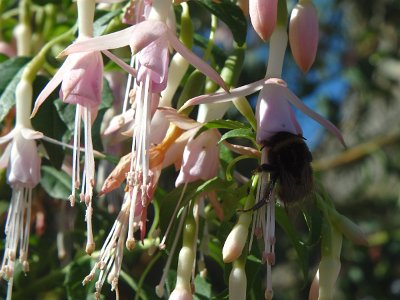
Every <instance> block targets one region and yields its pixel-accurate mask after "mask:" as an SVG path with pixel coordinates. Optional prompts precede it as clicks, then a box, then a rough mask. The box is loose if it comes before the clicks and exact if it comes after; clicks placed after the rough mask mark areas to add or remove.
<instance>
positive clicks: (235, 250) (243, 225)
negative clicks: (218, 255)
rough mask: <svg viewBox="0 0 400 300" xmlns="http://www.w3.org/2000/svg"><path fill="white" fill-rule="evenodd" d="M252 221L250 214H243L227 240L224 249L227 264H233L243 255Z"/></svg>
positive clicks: (223, 256)
mask: <svg viewBox="0 0 400 300" xmlns="http://www.w3.org/2000/svg"><path fill="white" fill-rule="evenodd" d="M250 221H251V215H250V214H242V215H241V216H240V217H239V220H238V223H237V224H236V225H235V226H234V227H233V229H232V231H231V232H230V233H229V235H228V237H227V238H226V241H225V244H224V247H223V248H222V258H223V260H224V262H225V263H230V262H233V261H234V260H236V259H237V258H238V257H239V256H240V255H241V254H242V251H243V248H244V245H245V244H246V241H247V235H248V227H249V224H250Z"/></svg>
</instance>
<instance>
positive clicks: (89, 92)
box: [32, 51, 103, 254]
mask: <svg viewBox="0 0 400 300" xmlns="http://www.w3.org/2000/svg"><path fill="white" fill-rule="evenodd" d="M60 83H61V90H60V98H61V99H62V100H63V101H64V102H66V103H70V104H75V105H76V113H75V126H74V128H75V130H74V151H73V161H72V191H71V196H70V197H69V200H70V201H71V206H73V205H74V204H75V190H76V189H78V188H79V186H80V185H81V175H80V148H81V146H80V145H81V121H83V127H84V139H85V145H84V148H85V160H84V167H83V174H82V186H81V193H80V200H81V202H85V203H86V206H87V210H86V222H87V230H88V237H87V238H88V240H87V244H86V252H87V253H89V254H90V253H92V252H93V250H94V247H95V246H94V242H93V233H92V222H91V218H92V213H93V208H92V197H93V188H94V185H95V163H94V152H93V144H92V129H91V128H92V124H93V122H94V119H95V118H96V115H97V110H98V106H99V105H100V102H101V91H102V89H103V59H102V57H101V54H100V52H95V51H94V52H84V53H76V54H71V55H69V56H68V57H67V59H66V60H65V62H64V64H63V65H62V66H61V68H60V69H59V70H58V71H57V73H56V74H55V75H54V77H53V78H52V79H51V80H50V82H49V83H48V84H47V85H46V87H45V88H44V89H43V90H42V92H41V93H40V94H39V96H38V98H37V99H36V102H35V107H34V109H33V112H32V116H34V115H35V114H36V112H37V110H38V109H39V107H40V105H42V103H43V102H44V101H45V100H46V99H47V97H48V96H49V95H50V94H51V92H52V91H53V90H54V89H55V88H56V87H57V86H58V85H59V84H60Z"/></svg>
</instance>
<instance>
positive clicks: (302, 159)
mask: <svg viewBox="0 0 400 300" xmlns="http://www.w3.org/2000/svg"><path fill="white" fill-rule="evenodd" d="M264 147H265V148H266V151H267V163H264V164H262V165H260V166H259V168H258V171H259V172H267V173H269V174H270V180H269V183H268V185H267V187H266V188H267V191H266V193H265V194H264V195H265V199H263V200H261V201H259V202H258V203H257V204H256V205H255V206H254V207H253V208H251V209H249V210H248V211H250V210H256V209H258V208H260V207H262V206H263V205H264V204H266V203H267V202H268V201H269V198H270V197H271V195H272V192H273V189H274V188H275V189H276V193H277V195H278V197H279V199H280V200H281V201H282V202H283V204H284V205H285V206H286V205H288V204H291V203H295V202H298V201H300V200H302V199H304V198H306V197H307V196H308V195H309V194H311V192H312V190H313V172H312V168H311V161H312V154H311V152H310V150H309V149H308V147H307V144H306V143H305V139H304V138H303V136H302V135H295V134H292V133H289V132H284V131H281V132H278V133H276V134H275V135H273V136H272V137H271V138H270V139H269V140H268V141H265V142H264Z"/></svg>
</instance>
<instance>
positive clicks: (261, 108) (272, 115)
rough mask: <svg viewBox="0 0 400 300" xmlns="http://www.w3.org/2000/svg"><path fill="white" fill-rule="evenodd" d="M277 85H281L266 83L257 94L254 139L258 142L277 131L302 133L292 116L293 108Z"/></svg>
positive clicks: (265, 139) (261, 142)
mask: <svg viewBox="0 0 400 300" xmlns="http://www.w3.org/2000/svg"><path fill="white" fill-rule="evenodd" d="M282 82H283V81H282ZM283 83H284V82H283ZM278 86H281V85H278V84H273V83H271V84H267V85H265V86H264V88H263V89H262V90H261V92H260V94H259V96H258V100H257V107H256V119H257V137H256V139H257V142H258V143H259V144H264V143H265V141H268V140H269V139H270V138H271V137H272V136H274V135H275V134H276V133H277V132H282V131H284V132H290V133H292V134H294V135H299V134H302V131H301V129H300V126H299V125H298V123H297V121H296V120H295V118H294V113H293V110H292V108H291V106H290V104H289V102H288V101H287V99H286V97H285V95H284V94H283V93H282V92H281V89H280V88H278ZM285 86H286V84H285ZM293 121H295V122H293ZM299 129H300V130H299Z"/></svg>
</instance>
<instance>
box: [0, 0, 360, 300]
mask: <svg viewBox="0 0 400 300" xmlns="http://www.w3.org/2000/svg"><path fill="white" fill-rule="evenodd" d="M97 2H103V3H96V1H95V0H77V1H76V3H73V4H71V5H72V6H71V7H73V8H71V10H76V11H77V14H76V15H77V24H78V26H77V28H78V35H77V37H76V39H75V40H73V39H74V38H73V33H74V31H75V28H72V29H70V31H68V32H67V33H65V34H63V35H61V36H57V37H54V36H52V37H51V38H49V36H45V35H44V34H43V36H41V37H42V38H43V39H44V40H47V44H45V45H44V46H43V47H42V50H41V51H40V52H39V53H38V54H37V55H35V56H34V58H33V59H32V60H31V61H30V63H28V65H27V66H26V67H25V69H24V72H23V74H22V77H21V78H18V80H19V83H18V85H17V88H16V93H15V99H16V110H15V114H16V117H15V118H16V122H15V128H14V129H12V130H11V131H10V132H9V133H8V134H6V135H5V136H3V137H1V138H0V143H1V144H3V143H6V142H9V144H8V146H7V147H6V148H5V149H4V153H3V155H2V156H1V159H0V167H1V168H6V169H7V182H8V184H9V185H10V186H11V188H12V196H11V202H10V207H9V210H8V213H7V219H6V223H5V233H6V240H5V246H4V255H3V263H2V266H1V270H0V274H1V276H2V277H3V278H5V279H6V280H8V282H9V284H8V290H7V294H8V296H7V297H8V299H11V296H12V286H13V276H14V270H15V262H16V257H17V252H18V251H19V260H20V262H21V264H22V269H23V271H24V272H27V271H28V270H29V264H28V259H29V258H28V245H29V236H30V232H31V204H32V199H33V198H34V197H33V195H34V194H35V191H34V190H33V189H34V188H36V186H38V183H39V182H40V180H41V179H40V169H41V160H43V164H44V165H43V170H44V171H45V173H46V174H45V176H44V179H43V180H42V181H43V182H42V184H41V186H42V188H37V190H38V194H40V195H42V194H44V192H43V190H42V189H44V191H46V192H47V193H48V194H49V195H50V196H51V197H54V198H62V197H64V198H65V199H64V200H66V199H68V200H69V202H70V206H72V207H73V206H75V207H76V206H79V205H75V204H76V200H77V199H78V200H80V202H82V203H84V206H85V209H86V213H85V222H86V229H87V230H86V246H85V247H84V248H85V252H86V254H88V255H91V258H87V257H86V259H87V260H88V261H91V262H92V265H91V270H86V271H87V275H86V277H85V276H84V277H83V278H80V279H79V280H80V281H81V282H82V283H83V285H89V286H90V287H91V285H90V283H91V282H92V281H94V282H95V283H94V289H95V291H94V293H95V297H96V299H101V298H102V297H103V296H102V293H104V291H103V290H102V288H103V285H104V283H105V281H107V282H108V283H109V284H110V285H111V290H112V291H115V294H116V298H117V299H124V298H125V293H126V291H125V283H126V282H128V285H131V286H134V289H135V291H136V298H135V299H138V298H139V297H140V295H141V293H144V290H145V289H144V287H143V284H144V283H143V282H144V281H145V277H146V275H147V273H148V272H150V271H151V272H153V274H154V275H153V276H155V277H154V278H153V279H155V280H151V282H152V283H151V284H152V287H153V288H154V290H155V291H154V293H155V294H156V295H157V296H158V297H160V298H169V299H193V298H194V294H195V293H196V292H197V291H196V289H197V286H198V285H199V280H200V281H201V280H203V281H205V280H207V278H212V277H213V276H214V274H209V273H208V272H207V271H208V258H210V257H213V258H214V259H216V260H217V262H218V263H220V265H221V266H222V265H223V264H226V265H227V266H228V264H232V266H231V267H230V266H229V272H230V275H229V279H228V278H226V279H227V280H226V285H227V287H228V289H226V291H225V292H224V295H223V297H227V296H229V299H248V294H247V288H248V286H249V285H248V283H247V277H246V261H247V259H248V257H249V255H251V254H252V252H253V251H254V250H253V248H254V247H256V246H255V245H253V236H255V237H256V238H257V239H262V240H263V242H264V246H263V247H262V249H261V253H262V254H261V257H259V259H260V262H261V264H264V265H265V266H266V269H265V272H263V273H262V274H263V275H260V278H261V277H265V279H266V280H265V284H263V285H264V286H265V291H264V292H263V294H264V297H265V299H272V297H273V288H272V266H273V265H274V264H275V261H276V257H275V256H276V255H277V254H276V252H275V243H276V240H277V239H279V238H280V237H277V236H275V219H276V217H277V216H276V211H277V210H281V209H282V207H284V208H285V209H290V208H291V206H292V205H293V204H295V203H298V202H299V201H301V200H303V199H305V200H306V201H307V199H308V200H310V199H311V200H310V201H312V202H315V205H316V206H317V207H318V209H319V210H320V211H321V212H322V215H323V218H324V225H323V226H324V230H322V231H321V232H322V233H321V247H322V252H321V253H322V256H321V262H320V265H319V272H318V274H317V275H318V276H317V277H316V279H315V281H314V283H313V289H314V290H315V289H317V290H319V292H318V293H319V295H320V298H319V299H333V297H334V296H333V295H334V294H333V289H334V282H335V280H336V278H337V276H338V272H339V269H340V249H341V238H342V235H345V236H347V237H350V239H352V240H353V241H355V242H356V243H358V244H364V243H365V238H364V236H363V234H362V233H361V231H360V230H359V229H358V227H357V226H356V225H355V224H354V223H352V222H351V221H350V220H349V219H347V218H346V217H344V216H342V215H341V214H339V213H338V212H337V211H336V210H335V209H334V207H333V205H332V203H331V202H330V200H327V199H325V198H324V197H322V196H321V194H320V192H319V191H318V190H317V189H315V188H314V180H313V173H312V168H311V162H312V154H311V151H310V150H309V148H308V146H307V144H306V141H305V140H306V138H307V137H305V136H303V130H302V128H301V125H300V123H299V122H298V121H297V119H296V116H295V109H294V108H296V109H297V110H299V111H301V112H302V113H304V114H306V115H307V116H309V117H310V118H311V119H314V120H315V121H317V122H318V123H319V124H321V125H322V126H323V127H325V128H326V129H327V130H328V131H329V132H330V133H332V134H333V135H334V136H335V137H336V138H337V139H338V140H339V141H340V143H341V144H342V145H343V146H345V143H344V139H343V137H342V135H341V133H340V131H339V129H337V128H336V126H335V125H333V124H332V123H331V122H330V121H328V120H327V119H325V118H324V117H322V116H321V115H319V114H318V113H316V112H314V111H313V110H311V109H310V108H309V107H308V106H306V105H305V104H304V103H303V102H302V100H300V99H299V98H298V97H297V96H296V95H295V94H294V93H293V92H292V91H291V90H290V87H289V86H288V84H287V83H286V82H285V81H284V80H283V79H282V69H283V62H284V58H285V53H286V48H287V44H288V41H289V43H290V48H291V51H292V55H293V57H294V61H295V62H296V64H297V65H298V67H299V68H300V69H301V70H302V71H303V72H304V73H307V72H308V71H309V70H310V68H311V66H312V64H313V62H314V60H315V58H316V53H317V47H318V19H317V12H316V8H315V7H314V5H313V3H312V1H311V0H300V1H299V2H298V3H297V5H296V6H295V7H294V8H293V10H292V13H291V16H290V18H288V16H287V7H286V1H282V0H279V1H278V0H249V1H248V3H245V2H246V1H237V2H238V3H237V5H236V4H235V3H234V2H235V1H233V2H232V1H216V2H215V3H214V2H212V1H211V2H212V3H211V2H209V1H198V2H199V3H197V4H196V5H200V6H201V7H204V8H205V9H207V10H209V11H211V12H212V15H211V27H210V32H209V36H208V39H207V38H205V36H206V34H204V33H203V36H202V37H199V36H198V35H196V34H194V29H193V24H192V22H191V21H192V19H191V18H192V17H191V15H190V13H191V12H192V13H193V9H196V8H198V6H192V5H191V4H192V3H190V2H189V3H186V2H185V1H183V2H182V3H179V4H178V3H177V2H181V1H175V2H174V3H173V2H172V1H171V0H151V1H150V0H136V1H134V0H130V1H97ZM196 2H197V1H196ZM50 6H51V5H50V4H49V7H50ZM247 6H248V7H247ZM246 7H247V9H246ZM34 8H35V6H33V5H32V3H30V1H28V0H24V1H21V3H20V4H19V18H20V25H21V26H20V27H21V28H22V29H27V28H28V29H30V27H29V24H30V22H31V18H30V17H29V16H30V14H31V13H32V12H31V9H34ZM53 8H54V7H53ZM97 10H102V12H103V13H102V16H100V17H99V16H97V14H96V11H97ZM207 10H205V11H207ZM43 11H44V12H43V13H49V16H48V18H47V19H44V20H42V21H43V22H42V23H43V24H47V23H46V22H50V20H52V18H53V17H55V15H51V14H57V12H55V11H54V10H51V9H50V8H47V10H46V11H45V10H43ZM227 11H229V12H230V13H227ZM247 13H248V14H249V18H248V20H249V25H250V26H251V27H252V28H253V29H254V31H255V32H256V33H257V34H258V36H259V37H260V39H261V40H262V42H265V43H268V45H269V56H268V63H267V69H266V74H265V76H264V77H263V78H260V79H259V80H258V81H256V82H253V83H250V84H247V85H243V86H239V87H235V86H237V85H238V83H239V75H240V70H241V69H242V66H243V61H244V56H245V54H246V49H245V46H244V43H245V32H246V28H247V23H246V16H245V14H247ZM230 14H233V16H232V15H230ZM38 15H39V14H38V13H37V12H36V16H37V18H39V16H38ZM67 15H68V14H67ZM95 16H96V21H95ZM107 18H108V19H107ZM218 18H220V19H221V20H222V21H224V22H226V23H227V24H228V25H229V26H231V27H235V26H237V28H236V27H235V28H231V31H232V33H233V39H234V40H235V45H232V49H231V51H230V53H229V55H226V57H225V55H222V56H223V59H220V60H221V61H222V63H219V62H218V63H216V58H217V57H218V50H216V49H217V48H216V46H215V43H217V42H218V41H217V40H216V34H215V33H216V30H217V27H219V26H220V24H219V23H218ZM53 19H54V18H53ZM288 19H289V23H287V22H288ZM105 20H107V21H105ZM177 20H178V21H179V24H176V23H177ZM235 22H236V23H235ZM42 23H40V24H42ZM105 25H107V26H105ZM287 25H289V26H287ZM43 26H44V27H45V25H43ZM47 26H50V25H47ZM44 27H43V30H44ZM221 27H222V26H221ZM287 27H288V28H289V31H288V32H287V29H286V28H287ZM46 28H47V27H46ZM121 28H122V29H121ZM47 30H49V29H47ZM19 31H21V30H19ZM50 31H51V30H50ZM43 32H45V31H43ZM0 33H1V32H0ZM31 35H32V33H31V32H30V31H29V30H28V31H27V30H23V32H22V33H21V34H20V36H17V37H16V40H17V49H18V51H17V55H18V56H23V55H30V54H31V51H30V46H31V45H30V44H29V42H28V41H29V39H30V36H31ZM50 36H51V35H50ZM0 38H1V34H0ZM60 43H70V44H69V45H67V46H66V48H65V49H64V50H63V51H62V52H61V53H60V55H59V56H58V58H59V59H62V58H64V57H65V60H64V62H63V63H62V65H61V67H59V68H58V70H57V71H54V68H53V67H52V66H50V65H49V64H48V63H46V58H48V57H49V51H50V50H51V49H53V48H54V46H55V45H57V44H60ZM194 44H195V45H196V47H194ZM0 45H1V46H2V47H3V48H4V49H3V50H2V52H3V53H6V54H7V55H8V56H12V55H13V52H12V51H11V50H10V49H11V48H10V47H11V46H10V45H8V44H7V45H6V43H4V42H2V43H1V44H0ZM5 46H7V47H5ZM127 46H128V47H129V48H127ZM35 47H36V46H35ZM19 49H22V50H23V51H22V50H19ZM199 49H200V50H199ZM193 51H194V52H193ZM173 52H174V53H173ZM201 56H202V58H201ZM45 73H48V74H49V75H52V76H50V77H51V78H50V80H49V82H48V83H47V85H46V86H45V87H44V88H41V89H40V90H37V91H36V90H35V93H34V92H33V89H34V88H36V85H35V84H34V83H35V78H36V76H37V75H38V74H45ZM104 78H108V79H109V80H107V81H105V79H104ZM59 86H60V87H59ZM110 88H111V89H112V91H111V90H110ZM58 89H59V100H56V101H54V103H52V100H53V99H54V98H56V97H54V94H53V91H57V90H58ZM256 92H258V99H257V102H256V105H254V107H252V106H251V105H250V102H249V101H248V98H246V97H248V96H249V95H251V94H254V93H256ZM33 95H37V97H36V101H35V102H34V105H33V108H32V100H35V99H34V98H33ZM110 95H112V96H110ZM46 99H49V100H47V101H46V102H45V100H46ZM50 99H52V100H50ZM232 104H233V106H235V108H236V109H237V110H238V111H239V112H240V113H241V114H242V115H243V117H244V119H245V121H238V120H236V121H233V120H228V119H227V118H225V117H224V116H225V114H226V112H227V111H228V110H229V109H232V107H231V106H232ZM196 105H199V107H198V109H197V110H196V109H194V106H196ZM71 106H72V107H73V110H74V113H73V114H71V109H70V107H71ZM49 107H52V108H51V109H52V112H55V114H57V117H54V119H55V120H56V121H57V122H64V124H63V126H64V127H58V126H59V125H58V124H57V123H54V124H53V123H52V125H49V126H48V127H50V128H46V126H47V125H44V126H42V127H40V125H39V127H40V128H41V132H39V131H37V130H35V129H34V128H35V126H37V125H35V124H39V123H40V122H42V123H46V122H49V123H48V124H50V120H46V117H47V118H48V119H52V120H53V116H51V118H50V114H49V115H48V116H46V117H43V116H44V115H45V114H46V113H45V112H46V111H48V109H49ZM43 111H45V112H43ZM253 111H254V112H253ZM31 120H33V121H31ZM37 120H39V121H37ZM32 124H33V125H35V126H32ZM60 128H61V129H60ZM57 130H59V131H62V130H63V131H64V132H63V134H59V135H58V136H57V134H58V131H57ZM42 132H43V133H42ZM235 138H239V139H235ZM241 138H244V139H247V140H249V141H250V144H243V143H240V140H241ZM37 142H45V143H43V145H40V146H39V147H38V143H37ZM47 143H52V144H53V145H52V147H59V148H57V149H61V152H62V153H63V155H62V157H61V158H60V161H59V163H58V161H57V159H58V158H59V157H57V155H56V153H53V152H51V151H52V150H51V149H54V148H51V147H49V145H48V144H47ZM70 149H72V153H71V152H70ZM241 160H247V161H253V162H254V161H256V162H257V164H258V165H259V167H258V168H257V170H256V171H255V172H254V171H252V170H247V171H240V168H239V167H238V166H239V164H237V163H238V162H239V161H241ZM116 162H118V163H117V164H115V163H116ZM49 170H51V171H49ZM66 178H68V179H67V180H65V179H66ZM65 182H69V183H68V190H69V191H70V192H68V195H64V194H63V193H59V192H58V190H57V188H58V187H59V186H60V184H64V185H65ZM171 183H172V184H171ZM173 183H174V184H173ZM56 190H57V191H56ZM167 191H168V192H167ZM60 194H61V195H62V197H60V196H59V195H60ZM40 201H44V200H40ZM105 201H106V202H107V203H108V208H109V211H110V212H117V214H116V216H114V215H112V214H110V215H108V213H107V214H105V208H104V203H105ZM62 207H63V206H62ZM111 207H112V209H111ZM70 209H72V208H70ZM74 209H76V208H74ZM65 210H66V208H63V209H62V210H60V212H59V213H60V217H59V219H60V220H62V221H60V223H62V222H64V223H66V222H70V223H73V222H74V219H73V217H72V214H69V215H68V217H67V215H66V213H65ZM110 218H112V221H111V223H113V225H111V226H108V225H107V227H105V225H104V224H108V223H109V222H108V221H109V219H110ZM67 219H68V220H67ZM106 220H107V221H106ZM232 220H233V221H235V220H236V224H233V223H234V222H233V221H232ZM251 223H252V227H251V228H250V224H251ZM75 226H78V225H75ZM60 227H62V228H65V226H64V227H63V225H61V226H60ZM71 227H72V226H71ZM225 227H226V228H225ZM57 230H58V231H61V229H60V228H58V229H57ZM63 230H64V229H63ZM229 231H230V233H229ZM59 233H60V232H59ZM64 238H65V234H64V231H63V232H62V234H58V235H57V245H58V247H59V248H60V249H59V252H62V253H63V254H62V255H60V257H62V258H65V257H68V259H69V260H70V261H69V263H70V264H72V263H73V262H74V259H73V257H75V256H76V255H78V253H80V252H79V250H80V249H79V248H78V250H77V249H76V247H77V246H76V245H74V249H69V250H68V249H66V248H65V243H64ZM218 239H221V240H220V241H218ZM216 240H217V241H218V243H217V244H216V243H215V241H216ZM297 242H298V243H301V241H300V240H298V241H297ZM98 243H100V244H102V246H101V247H98ZM254 244H255V243H254ZM179 245H181V248H180V250H179V249H178V246H179ZM215 245H217V246H216V248H215V247H214V246H215ZM215 249H218V251H216V250H215ZM125 250H128V251H129V252H132V253H130V254H127V252H126V251H125ZM138 253H140V255H137V254H138ZM216 253H217V254H216ZM124 256H128V259H127V260H128V261H131V260H132V259H136V260H137V265H136V266H137V268H138V270H140V271H139V273H141V274H143V275H141V276H142V277H141V278H142V279H141V280H139V282H137V283H136V282H134V281H133V280H131V281H129V279H128V280H127V279H126V278H129V276H130V274H129V273H130V271H132V269H131V268H132V266H131V267H128V268H126V267H125V261H124ZM139 256H140V257H141V259H137V257H139ZM84 257H85V256H84ZM133 257H135V258H133ZM160 257H163V258H165V260H164V262H162V263H161V262H157V260H158V259H159V258H160ZM143 261H145V264H144V266H143ZM150 261H151V262H150ZM67 263H68V262H67ZM154 264H157V265H158V269H159V270H158V272H157V270H155V269H157V268H156V267H154ZM332 264H333V265H334V266H335V272H334V273H333V274H330V273H329V271H327V270H328V269H329V266H330V265H332ZM160 265H161V268H160ZM69 268H72V267H66V268H64V269H63V271H60V272H61V274H62V275H65V274H67V273H68V272H69ZM151 269H153V270H151ZM174 269H175V270H176V272H173V271H172V270H174ZM135 272H137V271H135ZM65 276H69V275H65ZM216 276H220V277H221V281H223V278H222V276H223V275H222V273H221V274H219V275H216ZM172 277H173V278H174V280H171V278H172ZM121 278H122V279H123V281H124V288H121ZM198 278H200V279H198ZM327 278H328V279H327ZM68 280H69V279H68ZM158 280H160V281H159V284H158V285H156V286H155V284H153V283H154V282H156V281H158ZM66 282H67V280H66ZM132 282H134V283H132ZM92 288H93V287H91V289H90V292H92ZM147 292H148V289H147ZM318 293H317V294H318ZM314 294H315V293H314ZM127 297H128V296H127ZM204 297H209V298H211V297H212V295H211V290H210V293H209V294H207V295H203V298H204Z"/></svg>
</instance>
